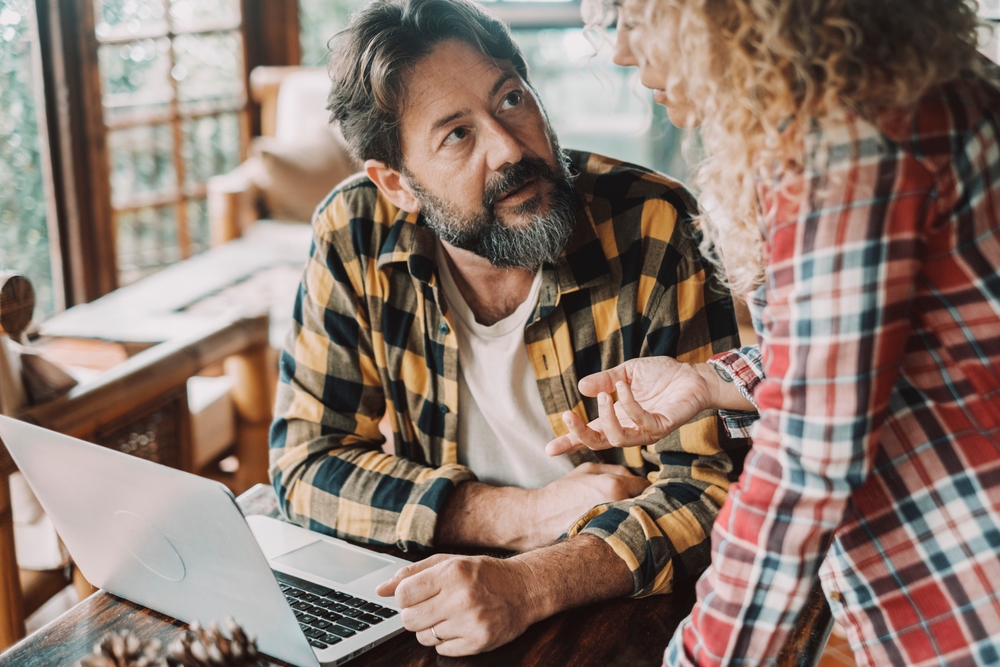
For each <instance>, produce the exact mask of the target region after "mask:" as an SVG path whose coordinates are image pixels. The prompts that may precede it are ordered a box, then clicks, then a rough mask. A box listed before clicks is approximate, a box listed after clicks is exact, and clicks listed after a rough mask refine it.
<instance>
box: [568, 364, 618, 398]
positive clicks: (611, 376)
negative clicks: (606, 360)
mask: <svg viewBox="0 0 1000 667" xmlns="http://www.w3.org/2000/svg"><path fill="white" fill-rule="evenodd" d="M616 382H628V377H627V374H626V373H625V364H619V365H618V366H615V367H614V368H611V369H609V370H606V371H601V372H600V373H594V374H593V375H588V376H587V377H585V378H583V379H582V380H580V382H579V383H578V386H579V387H580V393H581V394H583V395H584V396H591V397H593V396H597V395H598V394H599V393H601V392H602V391H603V392H606V393H608V394H610V393H612V392H614V390H615V383H616Z"/></svg>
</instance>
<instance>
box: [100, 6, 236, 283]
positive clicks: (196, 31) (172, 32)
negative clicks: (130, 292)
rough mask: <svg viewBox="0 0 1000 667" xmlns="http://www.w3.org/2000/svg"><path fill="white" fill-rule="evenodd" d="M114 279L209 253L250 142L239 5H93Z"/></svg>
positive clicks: (126, 279)
mask: <svg viewBox="0 0 1000 667" xmlns="http://www.w3.org/2000/svg"><path fill="white" fill-rule="evenodd" d="M94 12H95V22H94V23H95V32H96V35H97V41H98V44H99V47H98V62H99V69H100V75H101V88H102V106H103V113H104V124H105V126H106V129H107V146H108V156H109V161H110V163H111V164H110V167H111V202H112V208H113V215H114V218H115V225H114V229H115V232H116V237H117V238H116V246H117V256H118V282H119V284H121V285H125V284H128V283H130V282H133V281H135V280H137V279H138V278H141V277H142V276H144V275H147V274H149V273H152V272H154V271H156V270H157V269H159V268H162V267H163V266H166V265H168V264H171V263H173V262H175V261H177V260H180V259H183V258H186V257H189V256H190V255H192V254H195V253H198V252H200V251H202V250H205V249H207V248H208V245H209V230H208V214H207V204H206V195H205V182H206V181H207V179H208V178H209V177H210V176H213V175H215V174H219V173H223V172H226V171H228V170H230V169H233V168H234V167H236V165H238V164H239V163H240V161H241V160H242V159H243V158H244V157H245V152H246V146H247V143H248V140H249V127H248V122H247V112H246V105H247V96H246V89H245V84H244V81H245V78H246V72H245V69H246V68H245V65H244V47H243V37H242V32H241V23H242V21H241V14H240V2H239V0H94Z"/></svg>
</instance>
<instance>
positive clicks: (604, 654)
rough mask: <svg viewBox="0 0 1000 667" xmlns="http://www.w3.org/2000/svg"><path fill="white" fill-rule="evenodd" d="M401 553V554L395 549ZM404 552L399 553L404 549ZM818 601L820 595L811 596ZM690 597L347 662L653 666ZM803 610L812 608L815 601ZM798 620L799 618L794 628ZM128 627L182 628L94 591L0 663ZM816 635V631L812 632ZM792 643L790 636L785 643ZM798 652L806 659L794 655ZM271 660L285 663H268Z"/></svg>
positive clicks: (25, 661) (72, 656)
mask: <svg viewBox="0 0 1000 667" xmlns="http://www.w3.org/2000/svg"><path fill="white" fill-rule="evenodd" d="M238 502H239V505H240V509H241V510H243V513H244V514H245V515H250V514H264V515H268V516H274V517H280V513H279V511H278V507H277V499H276V497H275V495H274V491H273V490H272V489H271V487H269V486H265V485H257V486H255V487H253V488H252V489H250V490H249V491H247V492H246V493H244V494H243V495H241V496H240V497H239V499H238ZM396 555H403V554H398V553H397V554H396ZM404 557H405V555H404ZM818 602H819V603H820V604H821V605H822V598H820V599H819V601H818ZM693 603H694V585H693V583H687V584H684V585H682V586H681V587H680V588H679V590H677V591H676V592H674V593H673V594H671V595H655V596H652V597H648V598H644V599H642V600H632V599H627V598H621V599H617V600H608V601H605V602H601V603H597V604H592V605H588V606H586V607H580V608H578V609H571V610H568V611H564V612H562V613H559V614H556V615H555V616H553V617H551V618H549V619H546V620H544V621H541V622H539V623H536V624H535V625H533V626H531V627H530V628H529V629H528V631H527V632H525V633H524V634H523V635H521V636H520V637H518V638H517V639H515V640H514V641H512V642H511V643H509V644H507V645H506V646H502V647H500V648H499V649H496V650H494V651H491V652H489V653H485V654H482V655H478V656H470V657H466V658H445V657H441V656H438V655H437V653H436V652H435V651H434V649H433V648H430V647H426V646H421V645H420V644H419V643H418V642H417V641H416V639H415V638H414V635H413V633H410V632H404V633H403V634H401V635H398V636H396V637H394V638H392V639H390V640H389V641H387V642H386V643H384V644H382V645H381V646H378V647H376V648H374V649H372V650H371V651H369V652H367V653H365V654H363V655H361V656H360V657H358V658H356V659H355V660H354V661H352V662H351V663H350V664H351V665H374V666H377V667H418V666H421V667H422V666H428V667H429V666H431V665H436V666H439V667H443V666H454V667H466V666H468V667H513V666H518V665H521V666H529V665H532V666H534V665H538V666H545V667H551V666H554V665H573V666H575V667H576V666H579V667H612V666H615V665H621V667H644V666H647V665H648V666H650V667H656V666H658V665H660V663H661V661H662V657H663V649H664V648H665V647H666V645H667V642H668V641H669V640H670V637H671V635H672V634H673V632H674V629H675V628H676V627H677V625H678V624H679V623H680V622H681V620H682V619H683V618H684V617H685V616H686V615H687V614H688V611H689V610H690V608H691V606H692V604H693ZM812 603H813V604H812V605H811V607H810V609H813V610H815V608H817V604H816V603H817V600H815V599H814V600H813V601H812ZM804 617H806V618H808V619H811V620H812V621H813V622H812V623H811V624H810V627H800V628H799V629H798V632H799V635H800V636H801V637H804V638H805V640H806V641H805V642H804V643H803V644H802V645H793V646H788V647H786V652H785V653H784V654H783V656H784V657H783V659H782V660H781V662H780V664H781V665H782V666H784V667H791V666H792V665H806V664H815V659H814V658H818V653H819V651H821V650H822V645H823V644H825V642H826V636H825V634H823V636H822V643H821V644H819V650H818V651H817V648H816V646H815V642H816V637H813V640H812V641H813V644H811V645H810V644H808V639H809V635H810V632H811V626H814V625H815V626H816V629H817V630H821V629H822V628H821V627H820V625H822V624H820V625H816V623H815V614H814V613H813V614H812V616H810V612H808V611H807V613H806V614H804ZM802 625H803V624H801V623H800V626H802ZM124 628H129V629H131V630H132V631H133V632H135V633H136V634H137V635H139V636H140V637H142V638H157V639H159V640H160V641H162V642H164V645H166V644H169V643H170V642H171V641H172V640H173V639H175V638H177V637H178V636H180V635H181V634H182V633H183V625H182V624H181V623H179V622H178V621H175V620H173V619H171V618H168V617H166V616H163V615H162V614H159V613H156V612H154V611H151V610H149V609H146V608H144V607H141V606H139V605H136V604H133V603H131V602H128V601H126V600H123V599H121V598H118V597H115V596H114V595H111V594H109V593H105V592H104V591H98V592H97V593H95V594H94V595H92V596H90V597H89V598H87V599H86V600H84V601H83V602H81V603H80V604H79V605H77V606H76V607H74V608H73V609H71V610H70V611H68V612H66V613H65V614H63V615H62V616H61V617H59V618H58V619H56V620H55V621H53V622H52V623H50V624H48V625H47V626H45V627H44V628H42V629H40V630H39V631H37V632H35V633H34V634H33V635H31V636H29V637H27V638H26V639H24V640H23V641H21V642H20V643H18V644H16V645H15V646H13V647H11V648H10V649H9V650H8V651H6V652H5V653H3V654H0V667H56V666H63V665H65V666H67V667H68V666H70V665H73V664H75V663H76V662H77V661H78V660H79V659H80V658H82V657H83V656H85V655H86V654H87V653H89V652H90V651H91V650H92V648H93V646H94V644H95V643H97V641H98V640H99V639H100V638H101V637H102V636H103V635H104V634H105V633H107V632H110V631H113V630H121V629H124ZM812 634H813V635H817V632H812ZM818 634H822V633H821V632H819V633H818ZM792 643H794V642H792ZM803 656H805V657H807V658H810V659H807V660H802V658H803ZM269 664H271V665H285V663H282V662H277V661H274V662H271V663H269Z"/></svg>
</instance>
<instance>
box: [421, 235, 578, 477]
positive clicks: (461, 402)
mask: <svg viewBox="0 0 1000 667" xmlns="http://www.w3.org/2000/svg"><path fill="white" fill-rule="evenodd" d="M438 266H439V269H440V275H441V287H442V290H443V293H444V298H445V300H446V301H447V303H448V305H449V306H450V307H451V313H452V320H453V321H454V323H455V334H456V335H457V337H458V462H459V463H461V464H462V465H465V466H468V467H469V468H470V469H471V470H472V471H473V472H474V473H476V476H477V477H478V478H479V479H480V481H482V482H485V483H487V484H494V485H501V486H517V487H521V488H525V489H534V488H538V487H541V486H545V485H546V484H548V483H549V482H552V481H555V480H556V479H559V478H560V477H562V476H563V475H565V474H566V473H568V472H569V471H570V470H572V469H573V464H572V463H571V462H570V460H569V459H568V458H567V457H566V456H559V457H551V456H548V455H547V454H546V453H545V444H546V443H547V442H548V441H549V440H551V439H552V438H553V437H555V435H554V434H553V432H552V427H551V426H550V425H549V420H548V416H547V415H546V414H545V407H544V406H543V405H542V396H541V394H540V393H539V392H538V383H537V381H536V380H535V373H534V371H533V370H532V368H531V361H530V359H529V358H528V347H527V345H526V344H525V342H524V328H525V326H526V325H527V323H528V318H529V317H531V314H532V313H533V312H534V310H535V306H536V305H537V304H538V292H539V289H540V287H541V284H542V272H541V269H539V271H538V273H537V274H536V275H535V280H534V282H532V284H531V290H530V291H529V292H528V298H527V299H525V301H524V303H522V304H521V305H520V306H518V308H517V310H515V311H514V312H513V313H512V314H511V315H510V316H508V317H506V318H504V319H502V320H500V321H499V322H497V323H496V324H494V325H492V326H484V325H482V324H479V323H478V322H476V317H475V315H474V314H473V312H472V310H471V309H470V308H469V305H468V304H467V303H466V302H465V298H464V297H463V296H462V293H461V292H460V291H459V289H458V285H456V284H455V281H454V279H453V278H452V276H451V271H450V269H449V266H448V260H447V258H446V257H445V251H444V248H443V246H441V245H440V244H438Z"/></svg>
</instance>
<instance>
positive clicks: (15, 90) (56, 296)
mask: <svg viewBox="0 0 1000 667" xmlns="http://www.w3.org/2000/svg"><path fill="white" fill-rule="evenodd" d="M34 11H35V6H34V1H33V0H6V1H5V2H4V3H3V4H2V5H0V271H5V270H8V271H19V272H21V273H24V274H25V275H27V276H28V278H29V279H30V280H31V282H32V283H33V284H34V286H35V298H36V307H35V312H36V316H45V315H48V314H51V313H52V312H53V310H54V309H56V308H57V307H58V306H59V305H60V303H61V295H60V293H59V291H58V290H57V287H56V285H57V283H58V281H53V266H55V267H56V268H57V270H58V266H59V263H58V261H55V262H54V261H53V257H52V254H51V251H50V243H49V238H50V233H49V227H48V225H49V221H50V216H49V215H48V212H47V209H46V197H45V179H44V178H43V173H45V171H46V170H47V168H46V165H45V164H44V163H43V159H44V157H43V156H44V150H43V147H44V145H45V141H44V128H45V123H44V122H40V120H39V118H40V116H39V112H40V111H42V106H41V105H40V104H39V102H38V101H39V99H40V97H41V94H40V90H39V84H38V77H37V76H36V74H37V65H36V63H37V51H36V48H37V43H36V31H35V30H34V27H33V26H34V19H33V17H34Z"/></svg>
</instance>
